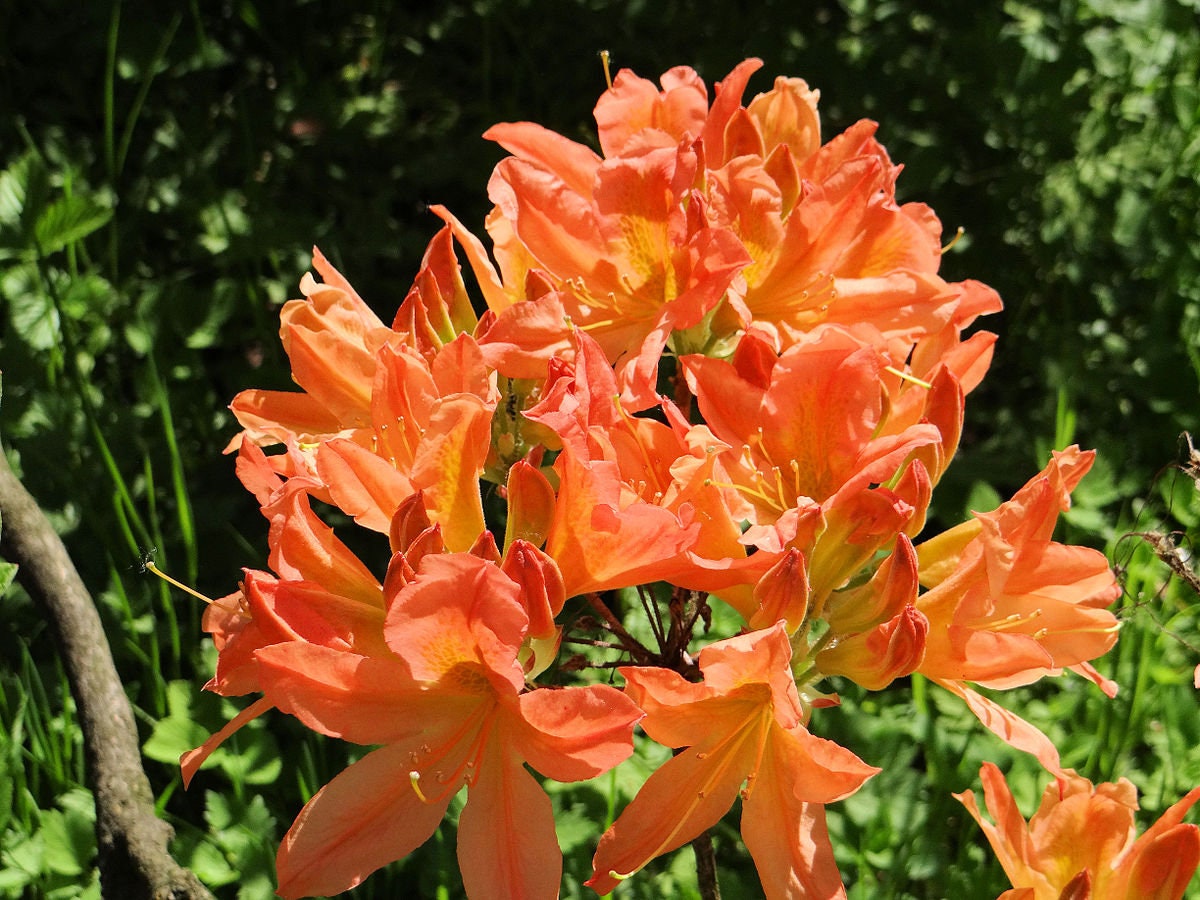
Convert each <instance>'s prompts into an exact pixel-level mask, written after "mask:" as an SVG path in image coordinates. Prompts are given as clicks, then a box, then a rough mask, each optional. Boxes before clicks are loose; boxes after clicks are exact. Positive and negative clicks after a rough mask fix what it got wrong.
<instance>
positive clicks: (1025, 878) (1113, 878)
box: [954, 763, 1200, 900]
mask: <svg viewBox="0 0 1200 900" xmlns="http://www.w3.org/2000/svg"><path fill="white" fill-rule="evenodd" d="M979 775H980V778H981V779H982V781H983V796H984V801H985V803H986V804H987V810H988V812H989V813H990V814H991V817H992V819H993V820H994V822H995V824H992V823H990V822H988V821H986V820H985V819H984V818H983V816H982V814H981V813H980V811H979V807H978V806H977V805H976V802H975V793H974V792H973V791H964V792H963V793H961V794H955V795H954V796H955V798H956V799H958V800H959V801H960V802H961V803H962V804H963V805H964V806H965V807H966V808H967V811H968V812H969V813H970V814H971V817H972V818H973V819H975V821H976V822H978V823H979V827H980V828H982V829H983V832H984V834H986V835H987V839H988V841H989V842H990V843H991V845H992V849H993V850H994V851H995V853H996V857H997V858H998V859H999V860H1000V864H1001V865H1002V866H1003V867H1004V872H1005V874H1006V875H1008V878H1009V880H1010V881H1011V882H1012V884H1013V889H1012V890H1010V891H1005V892H1004V894H1003V895H1002V898H1003V900H1060V898H1063V897H1070V898H1076V900H1179V898H1180V897H1182V896H1183V892H1184V891H1185V890H1186V889H1187V885H1188V882H1189V881H1190V880H1191V877H1192V873H1194V872H1195V871H1196V867H1197V865H1198V864H1200V828H1197V827H1196V826H1195V825H1185V824H1183V817H1184V815H1185V814H1186V813H1187V811H1188V810H1189V809H1190V808H1191V807H1192V804H1194V803H1195V802H1196V801H1197V800H1200V788H1195V789H1193V790H1192V791H1190V792H1189V793H1188V795H1187V796H1186V797H1184V798H1183V799H1182V800H1180V801H1179V802H1178V803H1176V804H1175V805H1174V806H1172V807H1171V808H1170V809H1168V810H1167V811H1166V812H1165V813H1163V815H1162V816H1161V817H1160V818H1159V819H1158V821H1157V822H1155V823H1154V824H1153V825H1152V826H1150V828H1149V829H1148V830H1147V831H1146V832H1145V833H1144V834H1143V835H1142V836H1141V837H1138V836H1137V831H1136V828H1135V823H1134V812H1135V811H1136V810H1137V808H1138V802H1137V789H1136V788H1134V786H1133V785H1132V784H1130V783H1129V782H1128V781H1126V780H1125V779H1124V778H1122V779H1121V780H1120V781H1119V782H1117V783H1116V784H1098V785H1093V784H1092V783H1091V782H1090V781H1088V780H1087V779H1086V778H1082V777H1080V776H1079V775H1076V774H1075V773H1074V772H1073V771H1071V770H1069V769H1068V770H1066V771H1065V772H1064V773H1063V774H1062V776H1060V777H1059V778H1058V779H1056V780H1055V781H1054V782H1052V783H1051V784H1050V785H1049V786H1048V787H1047V788H1046V791H1045V793H1044V794H1043V795H1042V802H1041V805H1040V806H1039V807H1038V810H1037V812H1036V813H1034V814H1033V817H1032V818H1030V820H1029V823H1028V825H1027V824H1026V823H1025V820H1024V819H1023V818H1022V816H1021V813H1020V810H1018V809H1017V805H1016V803H1015V802H1014V800H1013V797H1012V794H1011V793H1010V791H1009V789H1008V785H1007V784H1006V783H1005V781H1004V776H1003V775H1002V774H1001V773H1000V770H999V769H998V768H996V766H995V765H993V764H992V763H984V764H983V768H982V769H981V770H980V773H979Z"/></svg>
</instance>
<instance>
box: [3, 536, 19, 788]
mask: <svg viewBox="0 0 1200 900" xmlns="http://www.w3.org/2000/svg"><path fill="white" fill-rule="evenodd" d="M16 577H17V564H16V563H10V562H4V561H3V560H0V597H3V596H4V595H5V594H6V593H7V592H8V589H9V588H10V587H12V583H13V579H14V578H16ZM0 791H3V786H2V785H0ZM6 805H7V804H5V803H4V802H3V796H0V808H3V807H4V806H6Z"/></svg>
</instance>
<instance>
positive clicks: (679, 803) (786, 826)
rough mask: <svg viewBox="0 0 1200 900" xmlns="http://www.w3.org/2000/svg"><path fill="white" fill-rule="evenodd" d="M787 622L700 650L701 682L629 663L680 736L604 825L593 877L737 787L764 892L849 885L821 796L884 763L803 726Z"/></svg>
mask: <svg viewBox="0 0 1200 900" xmlns="http://www.w3.org/2000/svg"><path fill="white" fill-rule="evenodd" d="M790 660H791V647H790V645H789V643H788V637H787V632H786V630H785V629H784V627H783V625H782V624H779V625H776V626H774V627H772V628H768V629H765V630H762V631H755V632H751V633H749V634H744V635H740V636H738V637H734V638H729V639H728V640H724V641H720V642H718V643H715V644H710V645H709V646H708V647H705V648H704V649H703V650H701V651H700V670H701V672H702V673H703V674H704V682H703V683H702V684H693V683H691V682H688V681H685V680H684V679H683V678H682V677H681V676H680V675H678V674H676V673H675V672H671V671H668V670H666V669H650V668H626V669H622V670H621V674H622V675H623V676H624V677H625V680H626V688H625V690H626V693H628V694H629V695H630V696H631V697H633V698H634V700H635V701H636V702H637V703H638V705H640V706H641V707H642V708H643V709H644V710H645V712H646V718H645V719H644V720H643V722H642V727H643V728H644V729H645V731H646V733H647V734H648V735H649V736H650V737H652V738H653V739H654V740H656V741H658V742H659V743H660V744H665V745H666V746H668V747H675V748H685V749H683V750H682V752H679V753H677V754H676V755H675V756H674V757H672V758H671V759H669V760H668V761H667V762H666V763H664V764H663V765H662V766H661V767H660V768H659V769H658V770H657V771H655V772H654V774H652V775H651V776H650V779H649V780H648V781H647V782H646V783H645V785H644V786H643V787H642V789H641V791H639V792H638V795H637V796H636V797H635V798H634V799H633V802H631V803H630V804H629V806H628V807H626V809H625V811H624V812H623V813H621V815H620V817H619V818H618V819H617V821H616V822H615V823H613V826H612V827H611V828H610V829H609V830H608V831H607V832H605V833H604V836H603V837H602V838H601V839H600V845H599V847H598V848H597V850H596V856H595V859H594V860H593V862H592V866H593V870H594V874H593V875H592V878H591V880H590V881H588V884H589V885H590V886H591V887H592V888H594V889H595V890H596V891H597V892H598V893H601V894H605V893H608V892H609V891H611V890H613V888H615V887H616V885H617V883H618V882H619V881H620V880H621V879H624V878H627V877H629V876H630V875H632V874H633V873H634V872H636V871H637V870H638V869H640V868H641V867H642V866H644V865H646V863H648V862H649V861H650V860H652V859H654V858H655V857H656V856H659V855H661V854H663V853H666V852H668V851H670V850H673V849H675V848H676V847H679V846H682V845H683V844H685V843H687V842H688V841H690V840H692V839H693V838H695V837H696V836H697V835H699V834H700V833H701V832H703V831H704V830H705V829H707V828H709V827H710V826H712V825H714V824H715V823H716V822H717V821H718V820H719V819H720V818H721V817H722V816H723V815H725V813H726V812H727V811H728V810H729V808H730V806H732V805H733V802H734V800H736V799H737V797H738V795H739V794H740V795H741V797H742V837H743V839H744V840H745V842H746V847H747V849H748V850H749V851H750V855H751V856H752V857H753V858H754V864H755V866H756V867H757V868H758V874H759V878H760V880H761V881H762V885H763V890H764V891H765V893H766V896H767V897H770V898H775V897H834V896H844V893H843V891H842V884H841V876H840V875H839V874H838V871H837V866H836V864H835V863H834V861H833V850H832V847H831V846H830V844H829V835H828V832H827V831H826V828H825V811H824V808H823V805H824V804H826V803H831V802H833V801H835V800H840V799H842V798H844V797H847V796H849V795H850V794H853V793H854V792H855V791H856V790H858V788H859V787H860V786H861V785H862V784H863V782H865V781H866V780H867V779H868V778H870V777H871V776H872V775H874V774H875V773H876V772H878V771H879V770H878V769H876V768H873V767H872V766H868V765H867V764H865V763H864V762H863V761H862V760H860V759H859V758H858V757H856V756H855V755H854V754H853V753H851V752H850V751H849V750H846V749H844V748H842V747H840V746H838V745H837V744H835V743H833V742H832V741H826V740H822V739H821V738H818V737H815V736H813V735H812V734H810V733H809V732H808V729H807V728H805V722H806V720H807V718H808V710H806V709H805V708H804V707H803V706H802V704H801V702H800V698H799V696H798V695H797V693H796V685H795V682H794V681H793V680H792V672H791V666H790Z"/></svg>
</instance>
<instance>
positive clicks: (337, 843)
mask: <svg viewBox="0 0 1200 900" xmlns="http://www.w3.org/2000/svg"><path fill="white" fill-rule="evenodd" d="M521 592H522V587H521V586H520V585H518V583H517V582H514V581H513V580H512V579H510V578H509V577H508V576H507V575H506V574H505V573H504V572H503V571H502V570H501V569H500V568H499V567H498V566H496V565H494V564H492V563H490V562H487V561H485V560H483V559H480V558H478V557H476V556H472V555H470V554H434V555H429V556H426V557H425V558H424V559H423V561H422V562H421V564H420V566H419V568H418V571H417V572H416V573H415V577H414V578H412V580H410V581H408V583H407V584H405V585H404V586H403V587H402V588H401V589H400V590H399V591H398V593H397V594H396V596H395V598H394V599H393V600H392V601H391V603H390V605H389V608H388V612H387V619H386V623H385V625H384V627H383V634H384V638H385V640H386V641H387V644H388V646H389V647H390V648H391V651H392V652H391V653H388V654H374V655H362V654H361V653H356V652H351V651H349V650H345V649H337V648H334V647H331V646H321V645H317V644H311V643H300V642H290V643H281V644H274V645H272V646H269V647H263V648H261V649H259V650H258V651H257V652H256V654H255V657H256V660H257V663H258V666H259V672H260V678H261V681H262V686H263V690H264V692H265V694H266V697H267V699H268V700H269V701H270V702H272V703H274V704H275V705H276V706H278V707H279V708H280V709H282V710H284V711H286V712H289V713H291V714H292V715H295V716H296V717H297V718H299V719H300V720H301V721H302V722H304V723H305V724H306V725H307V726H309V727H310V728H312V729H314V730H316V731H319V732H321V733H323V734H327V735H331V736H334V737H341V738H344V739H346V740H350V741H354V742H356V743H361V744H380V745H383V746H382V747H381V749H378V750H374V751H373V752H371V753H368V754H367V755H366V756H365V757H363V758H362V759H361V760H360V761H358V762H356V763H354V764H353V765H352V766H350V767H349V768H348V769H346V770H345V771H344V772H343V773H342V774H340V775H338V776H337V777H336V778H335V779H334V780H333V781H331V782H330V783H329V784H328V785H326V786H325V787H324V788H322V789H321V790H320V791H318V792H317V794H316V795H315V796H314V797H313V798H312V800H310V801H309V802H308V804H307V805H306V806H305V807H304V809H303V810H302V811H301V813H300V815H299V816H298V817H297V819H296V822H295V823H294V824H293V825H292V827H291V829H290V830H289V831H288V833H287V835H286V837H285V838H284V841H283V845H282V846H281V847H280V850H279V856H278V860H277V868H278V874H279V894H280V895H281V896H283V897H303V896H308V895H312V894H333V893H337V892H339V891H343V890H347V889H349V888H351V887H353V886H354V885H356V884H358V883H359V882H361V881H362V880H363V879H364V878H365V877H366V876H367V875H368V874H370V873H371V872H372V871H374V870H375V869H377V868H379V867H380V866H382V865H385V864H386V863H388V862H391V861H392V860H395V859H399V858H401V857H403V856H405V855H407V854H408V853H410V852H412V851H413V850H414V849H416V848H417V847H418V846H420V845H421V844H423V843H424V842H425V841H426V840H427V839H428V838H429V837H430V836H431V835H432V834H433V832H434V831H435V830H436V829H437V826H438V825H439V824H440V822H441V821H442V818H443V817H444V816H445V813H446V809H447V808H448V806H449V804H450V801H451V800H452V799H453V798H454V796H455V795H456V794H458V792H459V791H460V790H461V789H462V788H463V787H464V786H465V787H466V788H467V801H466V806H465V807H464V808H463V811H462V815H461V817H460V819H459V825H458V855H459V865H460V868H461V870H462V876H463V884H464V886H465V888H466V890H467V893H468V894H470V895H471V896H479V897H483V896H486V897H497V898H505V897H508V898H514V900H520V898H553V897H555V896H557V894H558V889H559V882H560V879H561V871H562V868H561V856H560V854H559V852H558V843H557V839H556V837H555V832H554V816H553V812H552V810H551V806H550V800H549V798H548V797H547V796H546V794H545V793H544V792H543V791H542V789H541V787H540V786H539V785H538V783H537V781H536V780H535V779H534V778H533V777H532V776H531V775H530V774H529V772H528V771H526V769H525V764H529V765H530V766H532V767H533V768H535V769H537V770H538V771H539V772H541V773H543V774H544V775H546V776H548V777H551V778H555V779H557V780H559V781H578V780H582V779H586V778H591V777H592V776H594V775H597V774H599V773H601V772H604V771H606V770H608V769H609V768H611V767H612V766H614V765H616V764H617V763H618V762H620V761H621V760H623V759H625V758H626V757H627V756H628V755H629V754H630V753H631V752H632V729H633V725H634V723H635V722H636V721H637V720H638V719H639V718H640V717H641V712H640V711H639V710H638V709H637V707H636V706H635V705H634V704H633V702H632V701H630V700H629V699H628V698H627V697H625V696H624V695H623V694H622V693H621V692H620V691H617V690H615V689H614V688H610V687H608V686H605V685H589V686H584V687H575V688H565V689H562V690H550V689H544V688H543V689H538V690H526V689H525V676H524V673H523V671H522V667H521V664H520V662H519V660H518V653H519V650H520V648H521V645H522V642H523V640H524V638H525V636H526V632H527V628H528V624H529V618H528V615H527V613H526V610H525V606H524V604H523V602H522V600H521V597H520V594H521Z"/></svg>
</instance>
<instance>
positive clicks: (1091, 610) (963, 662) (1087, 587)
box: [916, 446, 1121, 770]
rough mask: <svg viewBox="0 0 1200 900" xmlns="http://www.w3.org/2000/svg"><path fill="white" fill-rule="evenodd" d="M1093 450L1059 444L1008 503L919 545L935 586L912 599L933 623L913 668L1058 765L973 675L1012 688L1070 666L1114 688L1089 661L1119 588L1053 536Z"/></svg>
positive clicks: (925, 581)
mask: <svg viewBox="0 0 1200 900" xmlns="http://www.w3.org/2000/svg"><path fill="white" fill-rule="evenodd" d="M1094 458H1095V452H1094V451H1088V452H1083V451H1081V450H1080V449H1079V448H1078V447H1076V446H1071V447H1068V448H1067V449H1066V450H1064V451H1062V452H1055V453H1054V454H1053V458H1052V459H1051V461H1050V463H1049V464H1048V465H1047V466H1046V468H1045V469H1043V470H1042V471H1041V473H1039V474H1038V475H1036V476H1035V477H1034V478H1032V479H1031V480H1030V481H1029V482H1028V483H1027V484H1026V485H1025V486H1024V487H1023V488H1021V490H1019V491H1018V492H1017V493H1016V494H1015V495H1014V496H1013V498H1012V499H1011V500H1008V501H1006V502H1005V503H1002V504H1001V505H1000V506H999V507H997V508H996V509H995V510H994V511H993V512H990V513H976V515H975V518H974V520H972V521H971V522H966V523H963V524H962V525H959V526H956V527H955V528H952V529H951V530H950V531H947V532H944V533H943V534H941V535H938V536H937V537H934V538H932V539H930V540H929V541H926V542H925V543H923V544H922V545H921V546H920V547H918V548H917V555H918V559H919V561H920V579H921V584H922V585H924V586H925V587H926V588H928V589H929V590H928V591H926V593H924V594H923V595H922V596H921V597H920V598H918V600H917V604H916V605H917V609H919V610H920V611H921V612H922V613H923V614H924V615H925V617H926V618H927V619H928V620H929V625H930V628H929V635H928V639H927V641H926V645H925V658H924V660H923V661H922V663H921V665H920V667H918V669H917V671H918V672H920V673H921V674H923V675H926V676H927V677H929V678H931V679H933V680H934V681H936V682H937V683H938V684H941V685H942V686H943V687H946V688H947V689H949V690H951V691H953V692H954V693H956V694H958V695H960V696H962V697H964V699H966V700H967V701H968V703H969V705H970V706H971V707H972V709H973V711H974V712H975V713H976V714H977V715H979V716H980V718H981V719H982V720H983V722H984V724H985V725H987V726H988V727H989V728H991V729H992V730H993V731H995V732H996V733H997V734H999V735H1000V736H1001V737H1003V738H1004V739H1005V740H1007V741H1009V742H1010V743H1012V744H1013V745H1014V746H1019V747H1022V748H1023V749H1026V750H1029V751H1030V752H1033V753H1036V754H1037V755H1038V757H1039V759H1041V760H1042V762H1043V763H1044V764H1045V765H1046V767H1047V768H1049V769H1051V770H1057V768H1058V754H1057V752H1056V751H1055V750H1054V748H1053V747H1052V746H1051V745H1050V744H1049V742H1048V741H1047V740H1046V739H1045V737H1044V736H1043V735H1041V734H1040V732H1037V731H1036V729H1033V728H1032V726H1029V725H1028V724H1027V723H1025V722H1023V721H1022V720H1021V719H1019V718H1018V717H1016V716H1014V715H1013V714H1011V713H1008V712H1007V711H1005V710H1002V709H1000V707H998V706H996V705H995V704H993V703H991V702H990V701H988V700H986V699H985V698H983V697H982V696H981V695H979V694H977V693H976V692H974V691H972V690H970V689H969V688H967V687H966V685H965V682H974V683H976V684H979V685H982V686H984V687H990V688H997V689H1005V688H1010V687H1016V686H1018V685H1023V684H1030V683H1032V682H1034V681H1037V680H1038V679H1040V678H1042V677H1044V676H1046V675H1058V674H1060V673H1061V671H1062V670H1063V669H1070V670H1072V671H1075V672H1077V673H1079V674H1081V675H1083V676H1084V677H1085V678H1088V679H1089V680H1091V681H1094V682H1095V683H1096V684H1098V685H1100V686H1101V687H1102V688H1103V689H1104V690H1105V692H1106V693H1107V694H1108V695H1109V696H1113V695H1115V693H1116V685H1114V684H1112V683H1111V682H1109V681H1108V680H1107V679H1104V678H1103V677H1102V676H1101V675H1100V674H1099V673H1098V672H1097V671H1096V670H1095V669H1094V668H1093V667H1092V666H1091V665H1090V664H1089V661H1090V660H1093V659H1096V658H1097V657H1099V656H1101V655H1103V654H1104V653H1106V652H1108V650H1109V649H1110V648H1111V647H1112V646H1113V644H1114V643H1116V640H1117V629H1118V622H1117V619H1116V616H1114V615H1113V613H1112V612H1110V611H1109V610H1108V609H1107V608H1106V607H1108V606H1109V605H1110V604H1111V603H1112V602H1113V601H1114V600H1116V599H1117V598H1118V597H1119V596H1120V594H1121V587H1120V585H1119V584H1118V583H1117V580H1116V577H1115V576H1114V575H1113V573H1112V570H1111V569H1110V568H1109V566H1108V561H1107V560H1106V559H1105V557H1104V555H1103V554H1102V553H1100V552H1098V551H1096V550H1092V549H1089V548H1086V547H1072V546H1067V545H1064V544H1060V543H1057V542H1056V541H1053V540H1051V535H1052V534H1053V532H1054V526H1055V524H1056V523H1057V521H1058V515H1059V513H1060V512H1061V511H1063V510H1066V509H1068V508H1069V507H1070V502H1071V501H1070V493H1071V491H1072V489H1074V487H1075V485H1077V484H1078V483H1079V481H1080V479H1081V478H1083V476H1084V475H1085V474H1086V473H1087V471H1088V469H1090V468H1091V465H1092V460H1093V459H1094Z"/></svg>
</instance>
